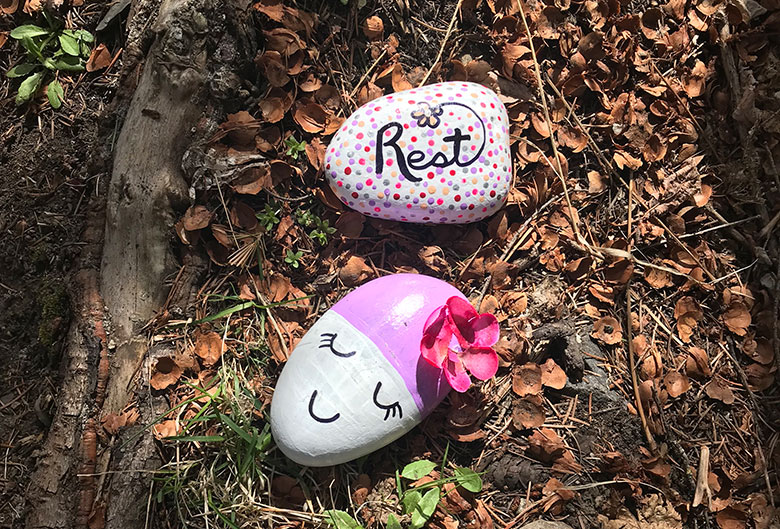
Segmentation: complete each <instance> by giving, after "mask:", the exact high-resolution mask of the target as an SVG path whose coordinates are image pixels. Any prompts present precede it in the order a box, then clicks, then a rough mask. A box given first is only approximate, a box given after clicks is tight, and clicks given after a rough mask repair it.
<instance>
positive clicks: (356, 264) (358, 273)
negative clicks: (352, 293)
mask: <svg viewBox="0 0 780 529" xmlns="http://www.w3.org/2000/svg"><path fill="white" fill-rule="evenodd" d="M373 275H374V271H373V270H372V269H371V267H370V266H368V264H366V260H365V259H363V258H362V257H358V256H357V255H353V256H351V257H350V258H349V259H347V262H346V263H344V266H342V267H341V268H340V269H339V279H341V282H342V283H344V284H345V285H346V286H348V287H356V286H358V285H360V284H362V283H364V282H365V281H367V280H368V279H369V278H371V277H372V276H373Z"/></svg>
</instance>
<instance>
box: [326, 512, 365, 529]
mask: <svg viewBox="0 0 780 529" xmlns="http://www.w3.org/2000/svg"><path fill="white" fill-rule="evenodd" d="M325 521H326V522H328V523H329V524H330V525H332V526H333V527H335V528H336V529H363V526H362V525H360V524H359V523H358V522H357V520H355V519H354V518H353V517H351V516H350V515H349V513H347V512H344V511H339V510H336V509H332V510H330V511H325Z"/></svg>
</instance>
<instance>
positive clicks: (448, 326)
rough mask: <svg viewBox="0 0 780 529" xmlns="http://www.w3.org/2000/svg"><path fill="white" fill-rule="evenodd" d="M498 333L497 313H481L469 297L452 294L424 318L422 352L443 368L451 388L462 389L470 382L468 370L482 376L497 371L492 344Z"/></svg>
mask: <svg viewBox="0 0 780 529" xmlns="http://www.w3.org/2000/svg"><path fill="white" fill-rule="evenodd" d="M498 335H499V327H498V321H497V320H496V317H495V316H493V315H492V314H478V313H477V311H476V310H474V307H472V306H471V304H470V303H469V302H468V301H466V300H464V299H463V298H459V297H457V296H453V297H451V298H450V299H448V300H447V303H446V304H445V305H444V306H443V307H440V308H438V309H436V310H435V311H433V314H431V315H430V316H429V317H428V321H426V322H425V327H424V328H423V338H422V341H421V342H420V352H421V353H422V356H423V358H425V359H426V360H427V361H428V362H429V363H430V364H432V365H434V366H436V367H438V368H440V369H443V370H444V376H445V377H447V382H449V383H450V386H452V389H454V390H455V391H458V392H460V393H463V392H464V391H466V390H467V389H469V387H470V386H471V377H469V372H470V373H471V374H472V375H474V376H475V377H476V378H478V379H479V380H487V379H489V378H491V377H492V376H493V375H495V374H496V371H497V370H498V355H497V354H496V352H495V351H494V350H493V348H492V347H491V346H492V345H493V344H495V343H496V342H497V341H498Z"/></svg>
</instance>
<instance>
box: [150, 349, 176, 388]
mask: <svg viewBox="0 0 780 529" xmlns="http://www.w3.org/2000/svg"><path fill="white" fill-rule="evenodd" d="M183 372H184V370H183V369H182V368H181V367H180V366H179V365H178V364H177V363H176V361H175V360H174V359H173V357H170V356H162V357H160V358H158V359H157V361H156V362H155V364H154V367H152V376H151V378H150V379H149V384H150V385H151V386H152V387H153V388H154V389H156V390H161V389H165V388H167V387H168V386H170V385H171V384H174V383H176V382H177V381H178V380H179V378H180V377H181V375H182V373H183Z"/></svg>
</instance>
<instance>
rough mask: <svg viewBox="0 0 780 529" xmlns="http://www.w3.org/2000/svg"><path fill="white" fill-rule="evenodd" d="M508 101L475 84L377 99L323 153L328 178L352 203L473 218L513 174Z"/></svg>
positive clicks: (420, 215) (493, 203) (440, 218)
mask: <svg viewBox="0 0 780 529" xmlns="http://www.w3.org/2000/svg"><path fill="white" fill-rule="evenodd" d="M507 127H508V122H507V113H506V107H504V104H503V103H501V101H500V100H499V99H498V96H497V95H496V94H495V93H494V92H492V91H491V90H490V89H488V88H485V87H484V86H482V85H478V84H474V83H460V82H457V83H455V82H453V83H440V84H434V85H430V86H424V87H422V88H416V89H414V90H407V91H405V92H398V93H395V94H392V95H388V96H385V97H381V98H379V99H375V100H374V101H371V102H369V103H367V104H365V105H363V106H362V107H360V108H359V109H357V111H355V113H354V114H352V115H351V116H350V117H349V118H348V119H347V121H345V122H344V125H343V126H342V127H341V129H340V130H339V131H338V132H337V133H336V135H335V136H334V137H333V140H332V141H331V143H330V146H329V147H328V151H327V153H326V156H325V172H326V178H327V179H328V183H329V184H330V187H331V189H333V191H334V193H336V196H338V197H339V199H340V200H341V201H342V202H343V203H344V204H346V205H347V206H349V207H351V208H352V209H356V210H357V211H359V212H361V213H363V214H365V215H370V216H372V217H377V218H382V219H391V220H399V221H404V222H420V223H436V224H442V223H456V224H462V223H466V222H475V221H478V220H480V219H483V218H485V217H488V216H490V215H492V214H493V213H495V212H496V211H498V210H499V209H500V208H501V206H502V205H503V204H504V201H505V200H506V197H507V194H508V193H509V186H510V185H511V180H512V162H511V157H510V153H509V133H508V128H507Z"/></svg>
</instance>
